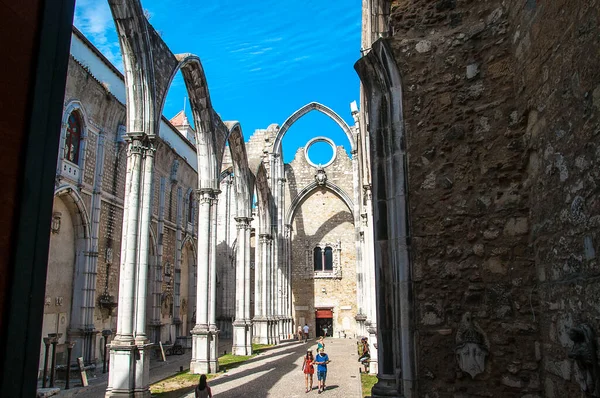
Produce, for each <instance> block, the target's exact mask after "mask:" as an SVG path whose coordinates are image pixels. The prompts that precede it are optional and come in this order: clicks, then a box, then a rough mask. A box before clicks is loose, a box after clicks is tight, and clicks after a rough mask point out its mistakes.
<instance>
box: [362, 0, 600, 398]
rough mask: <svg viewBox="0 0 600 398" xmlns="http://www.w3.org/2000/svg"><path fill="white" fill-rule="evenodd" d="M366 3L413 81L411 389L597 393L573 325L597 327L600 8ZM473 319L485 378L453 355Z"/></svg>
mask: <svg viewBox="0 0 600 398" xmlns="http://www.w3.org/2000/svg"><path fill="white" fill-rule="evenodd" d="M369 3H371V5H373V4H375V3H378V5H379V6H381V5H383V6H382V9H383V10H382V9H374V10H372V14H371V15H369V18H370V17H372V16H374V15H375V14H376V13H378V15H384V16H385V15H388V14H389V19H387V22H388V23H389V25H388V26H383V27H382V26H378V28H379V29H380V30H379V32H380V33H381V35H382V36H388V38H385V39H381V40H382V41H385V42H386V43H387V44H388V45H389V47H390V48H391V50H392V51H393V58H394V60H393V61H395V64H396V65H397V67H398V69H399V76H398V77H399V78H400V79H401V93H400V94H401V100H400V101H398V102H397V103H393V104H391V106H392V107H396V109H400V110H401V112H402V120H401V121H402V126H401V128H403V131H404V143H403V146H404V148H402V150H405V151H406V154H407V164H406V171H407V177H408V178H407V181H406V187H407V197H408V213H407V215H406V216H407V218H406V222H407V224H408V225H409V240H408V242H409V252H410V262H411V272H412V278H413V284H412V295H413V297H414V321H413V322H414V327H415V337H414V340H415V347H416V358H415V362H416V370H417V373H416V384H415V386H414V387H415V388H414V390H412V392H410V394H416V396H429V397H435V396H439V397H445V396H458V395H461V396H462V395H469V396H470V395H478V396H479V395H481V396H482V395H488V396H503V397H504V396H506V397H512V396H515V397H522V396H524V394H525V396H532V397H535V396H547V397H563V396H578V395H579V394H581V392H580V391H581V387H584V388H587V389H588V391H590V389H591V393H592V394H594V393H596V394H597V393H598V391H594V389H597V387H595V386H594V381H592V382H591V386H590V385H587V386H586V383H585V382H582V383H580V382H579V379H578V374H582V373H583V372H585V369H580V368H578V366H577V365H576V364H575V363H574V360H573V358H571V359H570V358H569V357H568V355H569V354H570V351H571V350H572V349H573V341H572V338H575V337H574V336H575V334H573V333H574V332H570V330H571V328H572V327H574V326H579V325H580V324H582V323H584V324H587V325H589V326H590V328H586V327H582V328H580V329H579V331H580V332H577V333H580V335H582V334H583V335H585V334H586V333H588V332H586V330H590V329H591V330H596V331H598V328H599V327H600V325H599V324H598V321H597V311H598V310H597V307H598V305H597V302H596V301H597V300H596V298H597V296H598V293H597V291H598V283H597V281H596V278H595V276H596V272H595V271H594V269H595V266H596V251H597V247H598V246H597V242H596V241H597V239H598V238H597V228H598V225H597V222H596V219H595V216H594V215H595V214H596V213H597V211H596V210H597V209H596V207H597V202H598V200H597V194H596V192H595V191H596V184H597V179H598V175H597V173H596V172H595V171H594V162H597V152H598V151H597V146H598V142H597V141H598V140H597V138H596V136H595V134H596V133H597V131H598V129H599V127H598V126H599V124H598V120H597V119H598V115H599V114H598V110H599V109H598V108H599V106H598V103H600V99H599V98H600V94H598V93H600V88H599V87H600V73H599V72H598V68H597V64H598V58H599V57H598V54H599V51H598V50H599V42H598V36H597V31H598V22H599V14H598V4H597V2H596V1H581V2H576V4H574V3H573V2H566V1H558V2H547V1H509V2H501V1H487V2H475V1H446V0H443V1H435V2H427V1H394V2H389V3H388V4H387V7H388V9H387V11H386V10H385V8H386V4H385V3H386V2H369ZM379 3H381V4H379ZM376 19H377V18H375V17H374V18H372V19H371V20H376ZM371 32H377V29H375V28H373V29H372V31H368V33H369V34H370V33H371ZM376 39H377V37H375V39H374V40H376ZM372 44H373V47H374V48H375V47H378V48H377V49H376V50H374V51H376V52H377V53H378V54H381V52H379V48H380V47H381V46H378V45H377V43H372ZM369 47H370V46H369ZM369 50H370V48H365V51H366V52H367V53H368V52H369ZM367 57H369V56H367ZM371 59H373V58H372V57H371ZM359 69H360V68H359ZM364 71H365V69H363V70H362V72H363V73H362V74H361V79H362V80H363V81H365V80H368V79H366V77H367V76H368V75H367V74H364ZM369 95H370V92H369V90H367V98H370V97H369ZM379 105H380V106H381V107H382V108H384V107H386V106H388V104H385V103H383V104H375V103H372V102H371V103H370V109H369V110H370V111H371V112H373V111H375V110H376V109H377V108H376V106H379ZM362 116H364V115H362ZM394 131H396V132H398V131H399V130H397V129H396V130H394ZM369 133H370V134H375V131H374V130H370V131H369ZM374 140H375V142H377V140H378V138H374ZM372 150H373V149H372ZM372 153H373V152H372ZM374 183H377V182H374ZM385 183H389V181H386V182H385ZM375 191H376V189H375ZM374 199H375V200H377V193H375V198H374ZM401 222H402V221H401ZM395 305H396V306H397V305H398V303H396V304H395ZM465 316H466V318H465ZM465 319H468V320H469V321H468V322H467V321H465ZM465 322H466V323H465ZM469 323H470V325H471V326H469V327H470V328H471V330H473V331H476V330H477V332H475V334H477V333H480V332H481V333H482V334H483V335H480V336H479V337H478V341H479V343H478V344H479V346H480V347H482V349H489V352H487V353H486V355H487V358H486V359H485V360H484V361H485V366H484V368H483V369H482V370H483V372H482V373H479V372H476V371H471V373H472V374H470V373H469V372H467V371H465V370H464V369H462V370H461V368H460V367H459V362H458V361H457V358H456V357H457V353H458V351H457V347H458V343H459V340H460V338H459V336H460V334H461V330H462V329H464V325H465V324H469ZM475 334H473V336H475ZM473 341H474V340H473ZM586 341H587V337H586ZM463 342H464V341H463ZM381 349H383V350H387V351H388V352H389V347H383V348H381ZM394 352H398V351H394ZM401 354H402V356H404V354H406V351H405V350H401ZM385 355H386V354H385V353H384V356H385ZM573 355H575V354H573ZM380 359H381V357H380ZM400 370H401V369H400V368H397V371H400ZM580 384H581V385H580ZM587 384H590V383H587ZM397 388H398V392H401V391H403V392H404V394H405V395H406V390H403V388H402V386H400V385H398V386H397Z"/></svg>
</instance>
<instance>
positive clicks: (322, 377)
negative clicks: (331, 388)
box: [313, 348, 331, 394]
mask: <svg viewBox="0 0 600 398" xmlns="http://www.w3.org/2000/svg"><path fill="white" fill-rule="evenodd" d="M329 362H331V361H330V360H329V356H328V355H327V354H325V348H321V349H320V350H319V353H318V354H317V356H316V357H315V361H314V362H313V363H314V364H315V365H317V380H319V394H320V393H321V392H323V391H325V381H326V380H327V364H328V363H329Z"/></svg>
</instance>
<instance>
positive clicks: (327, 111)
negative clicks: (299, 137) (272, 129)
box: [273, 102, 356, 155]
mask: <svg viewBox="0 0 600 398" xmlns="http://www.w3.org/2000/svg"><path fill="white" fill-rule="evenodd" d="M311 111H317V112H321V113H323V114H324V115H326V116H329V117H330V118H331V119H332V120H333V121H334V122H336V123H337V125H338V126H340V128H341V129H342V130H343V131H344V133H345V134H346V136H347V137H348V141H349V142H350V152H354V150H355V146H356V143H355V141H354V135H353V134H352V130H351V129H350V127H349V126H348V124H347V123H346V122H345V121H344V119H342V118H341V117H340V116H339V115H338V114H337V113H335V112H334V111H333V110H332V109H331V108H328V107H327V106H325V105H323V104H320V103H318V102H310V103H308V104H306V105H304V106H303V107H302V108H300V109H298V110H297V111H295V112H294V113H292V115H291V116H290V117H288V118H287V120H286V121H285V122H283V124H282V125H281V127H280V128H279V131H278V132H277V135H276V136H275V141H274V143H273V149H274V151H275V153H276V154H279V155H281V151H282V149H281V142H282V141H283V136H284V135H285V133H287V131H288V130H289V128H290V127H291V126H292V125H293V124H294V123H296V121H297V120H298V119H300V118H301V117H302V116H304V115H306V114H307V113H309V112H311Z"/></svg>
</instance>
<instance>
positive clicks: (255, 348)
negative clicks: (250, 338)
mask: <svg viewBox="0 0 600 398" xmlns="http://www.w3.org/2000/svg"><path fill="white" fill-rule="evenodd" d="M271 347H274V345H273V344H254V343H252V352H253V353H254V354H260V353H261V352H264V351H266V350H268V349H269V348H271Z"/></svg>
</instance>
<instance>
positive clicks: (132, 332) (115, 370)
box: [106, 133, 154, 397]
mask: <svg viewBox="0 0 600 398" xmlns="http://www.w3.org/2000/svg"><path fill="white" fill-rule="evenodd" d="M127 140H128V146H129V156H128V159H127V162H128V163H130V162H131V168H130V170H131V175H130V178H129V180H128V183H129V186H128V188H127V193H128V197H127V203H128V211H127V228H124V229H123V241H126V242H127V249H126V251H125V256H124V258H121V272H120V274H119V286H120V290H119V314H118V325H117V335H116V337H115V339H114V340H113V341H112V343H111V344H110V372H109V379H108V387H107V390H106V396H107V397H120V396H123V397H125V396H126V397H130V396H136V397H150V390H149V364H150V357H149V344H148V342H147V338H146V334H145V330H146V329H145V328H146V325H145V313H146V306H145V303H146V293H147V292H146V283H147V277H148V276H147V267H148V262H147V261H148V258H147V253H148V250H147V245H148V236H149V233H150V215H151V214H152V213H151V212H152V208H151V206H152V202H151V199H152V176H153V173H154V148H153V142H152V139H150V138H148V136H147V135H146V134H144V133H130V134H128V135H127ZM140 286H142V288H141V289H140Z"/></svg>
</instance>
